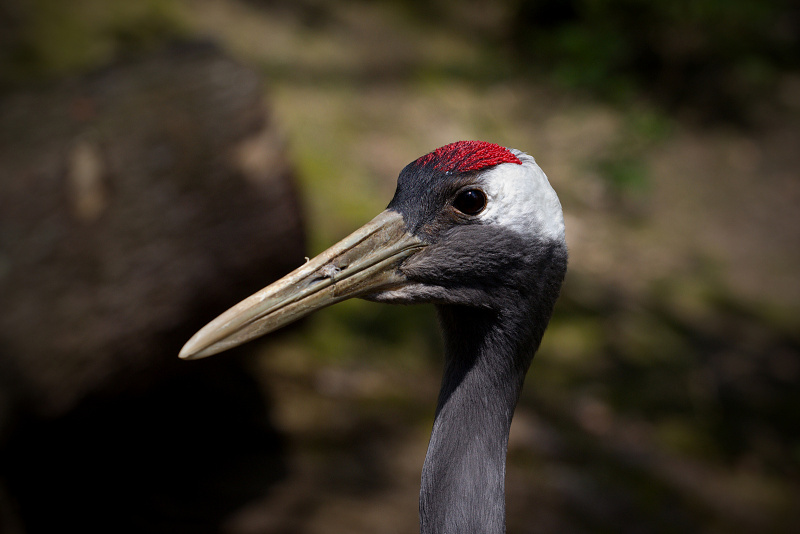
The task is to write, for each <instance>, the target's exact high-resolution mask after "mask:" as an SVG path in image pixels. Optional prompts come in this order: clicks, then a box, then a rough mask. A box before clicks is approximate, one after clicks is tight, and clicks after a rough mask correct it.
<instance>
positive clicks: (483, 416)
mask: <svg viewBox="0 0 800 534" xmlns="http://www.w3.org/2000/svg"><path fill="white" fill-rule="evenodd" d="M438 311H439V318H440V322H441V325H442V329H443V331H444V339H445V368H444V376H443V378H442V387H441V391H440V393H439V401H438V405H437V408H436V416H435V420H434V424H433V431H432V433H431V440H430V444H429V446H428V452H427V455H426V457H425V464H424V466H423V468H422V483H421V489H420V529H421V532H422V534H434V533H436V534H456V533H473V532H480V533H487V534H501V533H503V532H505V466H506V450H507V446H508V434H509V429H510V427H511V418H512V416H513V414H514V409H515V407H516V405H517V400H518V399H519V394H520V391H521V389H522V384H523V381H524V378H525V373H526V372H527V369H528V367H529V365H530V362H531V359H532V358H533V353H534V351H535V349H536V347H537V346H538V344H539V341H540V340H541V334H542V331H543V328H541V330H538V329H536V327H535V325H531V321H530V315H528V314H526V313H525V311H524V310H517V311H516V312H513V315H508V313H506V314H505V315H503V314H499V313H496V312H493V311H489V310H485V309H478V308H468V307H462V306H439V307H438ZM545 324H546V323H545Z"/></svg>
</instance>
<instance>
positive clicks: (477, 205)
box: [453, 189, 486, 215]
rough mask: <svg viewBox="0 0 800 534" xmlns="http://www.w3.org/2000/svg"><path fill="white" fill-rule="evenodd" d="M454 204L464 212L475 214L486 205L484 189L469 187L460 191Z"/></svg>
mask: <svg viewBox="0 0 800 534" xmlns="http://www.w3.org/2000/svg"><path fill="white" fill-rule="evenodd" d="M453 206H455V208H456V209H457V210H458V211H460V212H462V213H466V214H467V215H475V214H477V213H480V212H481V210H483V208H484V207H485V206H486V195H484V194H483V191H479V190H477V189H469V190H467V191H463V192H461V193H459V195H458V196H457V197H456V200H455V202H453Z"/></svg>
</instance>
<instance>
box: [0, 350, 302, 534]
mask: <svg viewBox="0 0 800 534" xmlns="http://www.w3.org/2000/svg"><path fill="white" fill-rule="evenodd" d="M186 365H187V367H188V366H190V367H191V368H190V369H188V370H187V371H186V372H183V373H181V374H180V375H176V376H173V377H172V378H169V379H165V380H163V381H161V382H159V383H155V384H152V385H150V386H149V387H148V388H147V390H146V391H142V392H140V393H139V394H135V393H131V394H126V395H117V396H108V397H100V396H96V397H92V398H88V399H86V400H84V401H83V402H82V403H81V404H80V405H79V406H78V407H77V408H75V409H74V410H72V411H71V412H69V413H68V414H66V415H64V416H62V417H58V418H55V419H33V418H31V419H27V420H24V421H21V422H20V423H19V424H18V426H17V428H16V431H15V432H14V433H13V436H12V437H11V439H10V440H9V441H8V442H7V443H5V445H4V446H3V448H2V450H1V451H0V457H2V463H1V464H0V465H1V466H2V467H0V469H1V470H2V477H3V478H4V479H5V481H6V491H7V492H8V493H9V494H11V495H13V500H14V502H15V505H16V506H17V507H18V511H19V515H20V518H21V520H22V522H23V523H24V524H25V526H26V532H28V533H31V534H35V533H47V532H55V531H61V530H68V531H76V532H164V533H180V532H187V533H189V532H191V533H203V532H208V533H213V532H218V531H219V525H220V523H221V522H222V521H223V520H224V519H225V518H226V517H227V516H228V515H229V514H230V513H231V512H232V511H233V510H235V509H237V508H238V507H241V506H242V505H244V504H245V503H247V502H248V501H250V500H252V499H255V498H257V497H260V496H262V495H264V494H265V493H266V491H267V489H268V488H269V486H270V485H271V484H273V483H274V482H275V481H277V480H279V479H280V478H281V477H283V476H284V474H285V471H286V467H285V463H284V456H283V446H282V441H281V439H280V436H279V435H278V433H277V432H276V430H275V429H274V428H273V427H272V426H271V424H270V422H269V419H268V416H267V413H266V411H265V408H264V399H263V398H262V392H261V390H260V389H259V387H258V386H257V384H256V383H255V382H254V381H253V379H252V378H251V377H250V376H249V375H248V374H247V373H246V372H244V371H243V370H242V369H241V366H240V365H239V364H238V362H235V361H232V360H224V359H219V360H213V361H209V362H208V363H206V362H198V363H193V364H186Z"/></svg>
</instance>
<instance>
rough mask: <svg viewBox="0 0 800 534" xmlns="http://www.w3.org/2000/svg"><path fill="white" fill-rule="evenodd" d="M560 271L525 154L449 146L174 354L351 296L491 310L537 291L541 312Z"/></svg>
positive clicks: (560, 236)
mask: <svg viewBox="0 0 800 534" xmlns="http://www.w3.org/2000/svg"><path fill="white" fill-rule="evenodd" d="M565 270H566V244H565V238H564V219H563V215H562V212H561V204H560V202H559V200H558V197H557V195H556V193H555V191H553V189H552V187H551V186H550V184H549V182H548V180H547V177H546V176H545V174H544V172H543V171H542V170H541V169H540V168H539V166H538V165H537V164H536V162H535V161H534V159H533V158H532V157H531V156H529V155H527V154H525V153H523V152H521V151H519V150H514V149H507V148H504V147H501V146H499V145H496V144H493V143H487V142H482V141H460V142H456V143H451V144H449V145H445V146H443V147H441V148H438V149H436V150H434V151H433V152H431V153H429V154H426V155H425V156H422V157H421V158H419V159H417V160H415V161H413V162H411V163H410V164H408V165H407V166H406V167H405V168H404V169H403V170H402V171H401V173H400V176H399V178H398V182H397V190H396V192H395V195H394V198H393V199H392V201H391V202H390V203H389V205H388V207H387V208H386V210H385V211H383V212H381V213H380V214H379V215H378V216H377V217H375V218H374V219H373V220H371V221H370V222H368V223H367V224H365V225H364V226H362V227H361V228H359V229H358V230H356V231H355V232H353V233H352V234H351V235H349V236H347V237H345V238H344V239H343V240H341V241H340V242H338V243H337V244H335V245H333V246H332V247H330V248H329V249H327V250H326V251H324V252H322V253H321V254H319V255H318V256H316V257H315V258H313V259H311V260H309V261H308V262H307V263H306V264H305V265H302V266H300V267H299V268H298V269H296V270H295V271H293V272H291V273H289V274H288V275H286V276H285V277H283V278H281V279H280V280H278V281H276V282H274V283H273V284H271V285H269V286H267V287H265V288H264V289H262V290H261V291H259V292H257V293H255V294H253V295H251V296H250V297H248V298H246V299H245V300H243V301H242V302H240V303H239V304H237V305H235V306H234V307H232V308H231V309H229V310H228V311H226V312H225V313H223V314H222V315H220V316H219V317H217V318H216V319H214V320H213V321H211V322H210V323H209V324H208V325H206V326H205V327H204V328H202V329H201V330H200V331H199V332H197V333H196V334H195V335H194V336H193V337H192V338H191V339H190V340H189V341H188V342H187V343H186V345H185V346H184V347H183V349H182V350H181V352H180V357H181V358H185V359H196V358H202V357H205V356H210V355H212V354H216V353H219V352H222V351H224V350H227V349H229V348H232V347H234V346H237V345H240V344H242V343H244V342H246V341H249V340H251V339H254V338H256V337H259V336H261V335H264V334H266V333H268V332H271V331H273V330H276V329H278V328H280V327H281V326H284V325H286V324H288V323H290V322H292V321H294V320H297V319H299V318H301V317H304V316H306V315H308V314H309V313H311V312H313V311H314V310H316V309H319V308H322V307H324V306H328V305H330V304H334V303H336V302H339V301H342V300H345V299H348V298H353V297H360V298H366V299H369V300H375V301H380V302H390V303H415V302H433V303H435V304H440V305H450V304H454V305H464V306H473V307H483V308H488V309H493V310H495V311H502V309H503V307H507V306H515V305H520V304H523V303H526V302H535V301H536V299H537V298H538V296H539V295H540V294H543V293H548V295H549V296H548V298H547V299H546V300H547V303H546V307H548V308H549V309H548V310H547V317H548V318H549V314H550V311H551V309H552V302H554V301H555V297H554V296H552V295H551V293H552V292H553V291H555V293H556V294H557V292H558V288H559V287H560V285H561V280H562V279H563V276H564V271H565ZM554 281H555V282H557V283H555V282H554Z"/></svg>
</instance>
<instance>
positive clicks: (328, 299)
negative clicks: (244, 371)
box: [179, 210, 425, 360]
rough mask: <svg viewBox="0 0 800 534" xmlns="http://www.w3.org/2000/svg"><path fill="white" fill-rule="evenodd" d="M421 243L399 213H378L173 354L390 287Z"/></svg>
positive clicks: (216, 346) (189, 354) (207, 347)
mask: <svg viewBox="0 0 800 534" xmlns="http://www.w3.org/2000/svg"><path fill="white" fill-rule="evenodd" d="M424 246H425V244H424V243H423V242H422V241H421V240H419V239H418V238H416V237H414V236H413V235H411V234H409V233H408V232H406V229H405V224H404V222H403V217H402V216H401V215H400V214H399V213H397V212H394V211H388V210H387V211H384V212H382V213H381V214H379V215H378V216H377V217H375V218H374V219H372V220H371V221H370V222H368V223H367V224H365V225H364V226H362V227H361V228H359V229H358V230H356V231H355V232H353V233H352V234H350V235H349V236H347V237H345V238H344V239H342V240H341V241H339V242H338V243H336V244H335V245H333V246H332V247H331V248H329V249H328V250H326V251H325V252H323V253H321V254H320V255H319V256H317V257H315V258H314V259H312V260H309V261H308V262H306V264H305V265H303V266H301V267H299V268H298V269H295V270H294V271H292V272H291V273H289V274H287V275H286V276H284V277H283V278H281V279H280V280H278V281H276V282H275V283H273V284H271V285H269V286H267V287H265V288H264V289H262V290H261V291H259V292H258V293H255V294H253V295H251V296H250V297H248V298H246V299H245V300H243V301H242V302H240V303H239V304H237V305H235V306H234V307H232V308H231V309H229V310H228V311H226V312H225V313H223V314H222V315H220V316H219V317H217V318H216V319H214V320H213V321H211V322H210V323H208V324H207V325H206V326H204V327H203V328H202V329H201V330H200V331H199V332H197V333H196V334H195V335H194V336H192V338H191V339H190V340H189V341H188V342H187V343H186V345H184V346H183V349H181V352H180V354H179V356H180V357H181V358H184V359H187V360H193V359H197V358H205V357H206V356H211V355H213V354H217V353H219V352H222V351H224V350H227V349H230V348H233V347H235V346H237V345H241V344H242V343H245V342H246V341H250V340H251V339H254V338H257V337H259V336H262V335H264V334H267V333H269V332H271V331H273V330H276V329H278V328H280V327H282V326H284V325H286V324H288V323H290V322H292V321H295V320H297V319H300V318H301V317H305V316H306V315H308V314H309V313H311V312H313V311H314V310H318V309H320V308H323V307H325V306H329V305H331V304H334V303H336V302H340V301H342V300H345V299H349V298H352V297H360V296H365V295H368V294H371V293H375V292H378V291H382V290H387V289H396V288H398V287H400V286H402V285H404V284H405V282H406V280H405V278H404V277H403V275H402V274H401V273H400V272H399V270H398V269H397V267H398V265H399V264H400V263H401V262H402V261H403V260H404V259H406V258H407V257H409V256H411V255H412V254H414V253H415V252H417V251H419V250H420V249H421V248H423V247H424Z"/></svg>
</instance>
